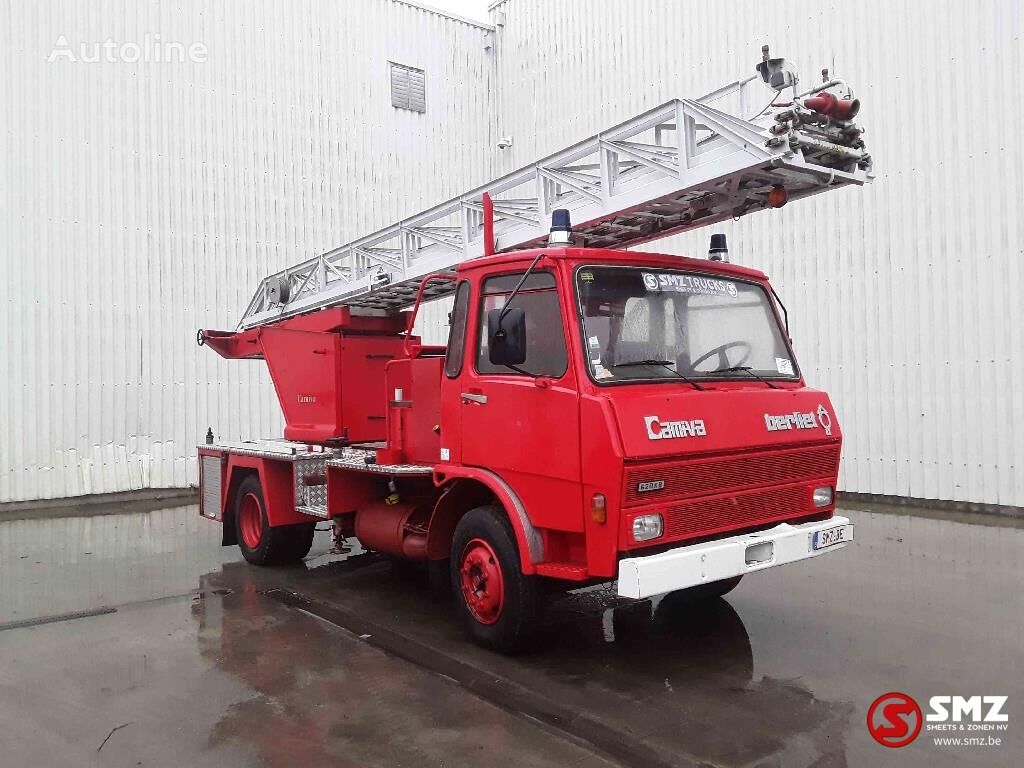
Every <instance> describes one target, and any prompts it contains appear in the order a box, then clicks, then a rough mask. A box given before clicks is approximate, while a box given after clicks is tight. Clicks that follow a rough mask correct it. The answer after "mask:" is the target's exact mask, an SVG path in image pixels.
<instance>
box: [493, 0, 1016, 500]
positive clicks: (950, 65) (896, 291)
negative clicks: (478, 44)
mask: <svg viewBox="0 0 1024 768" xmlns="http://www.w3.org/2000/svg"><path fill="white" fill-rule="evenodd" d="M1021 7H1022V4H1021V3H1019V2H1000V1H998V0H981V1H980V2H975V3H969V4H965V3H956V2H952V1H946V2H938V3H936V2H924V1H923V0H917V1H914V2H901V3H896V4H893V3H886V2H882V1H881V0H869V1H867V2H860V3H841V2H839V0H831V1H830V2H821V3H802V2H790V1H788V0H784V1H782V2H773V3H747V2H721V1H720V0H719V1H713V0H701V1H693V0H691V1H690V2H678V1H677V0H635V1H633V2H628V3H627V2H613V1H612V0H507V1H506V2H503V3H499V4H497V5H496V6H494V9H495V10H497V11H501V12H503V13H504V26H501V27H499V28H498V31H497V57H498V79H497V83H498V87H499V99H498V103H499V112H498V120H499V125H498V132H499V133H500V134H509V135H512V136H513V138H514V142H515V143H514V146H513V149H511V150H508V152H507V153H506V154H504V155H502V157H501V161H502V162H503V163H505V164H506V165H505V166H504V167H503V170H510V169H512V168H513V167H517V166H519V165H522V164H525V163H527V162H529V161H531V160H533V159H534V158H536V157H540V156H543V155H545V154H546V153H548V152H551V151H553V150H555V149H557V148H559V147H561V146H563V145H566V144H569V143H570V142H573V141H576V140H579V139H581V138H584V137H585V136H587V135H589V134H591V133H592V132H593V131H594V130H595V129H599V128H600V127H601V126H603V125H611V124H613V123H614V122H615V121H618V120H620V119H624V118H626V117H628V116H630V115H632V114H634V113H638V112H640V111H642V110H644V109H646V108H648V107H652V106H654V105H656V104H658V103H661V102H662V101H665V100H667V99H669V98H673V97H677V96H682V97H694V96H697V95H700V94H701V93H705V92H708V91H710V90H712V89H714V88H715V87H717V86H719V85H723V84H725V83H726V82H729V81H731V80H734V79H736V78H738V77H741V76H745V75H746V74H748V73H751V72H752V68H753V66H754V64H756V63H757V62H758V61H760V46H761V45H762V44H763V43H769V44H770V45H771V46H772V51H773V53H774V54H775V55H784V56H787V57H790V58H792V59H793V60H794V61H795V63H796V64H797V66H798V67H799V70H800V72H801V73H802V76H803V78H804V83H811V82H818V81H819V80H818V78H819V77H820V74H819V73H820V70H821V68H822V67H823V66H828V67H829V68H830V69H831V71H832V73H833V75H835V76H840V77H845V78H847V79H848V80H849V81H850V83H851V85H853V86H854V88H855V89H856V92H857V96H858V97H860V98H861V100H862V101H863V104H864V106H863V110H862V112H861V121H862V122H863V124H864V125H866V126H867V133H866V134H865V139H866V141H868V143H869V148H870V149H871V152H872V154H873V155H874V157H875V158H876V169H877V171H878V179H877V181H876V182H875V183H874V185H873V186H871V187H870V188H868V189H865V190H856V189H847V190H844V191H841V192H834V193H829V194H826V195H823V196H821V197H818V198H814V199H813V200H806V201H801V202H799V203H796V204H794V205H793V206H792V207H789V208H785V209H782V210H781V211H775V212H768V213H759V214H755V215H754V216H752V217H749V218H746V219H743V220H741V221H739V222H736V223H729V224H727V225H723V226H721V227H720V228H719V231H724V232H726V233H728V235H729V240H730V247H731V249H732V255H733V259H734V260H735V261H738V262H740V263H743V264H746V265H750V266H754V267H757V268H760V269H763V270H764V271H766V272H767V273H768V274H769V275H771V276H772V278H773V281H774V283H775V285H776V287H777V288H778V289H779V291H780V293H781V294H782V296H783V298H784V300H785V301H786V302H787V305H788V308H789V311H790V316H791V318H792V321H793V329H792V330H793V337H794V340H795V343H796V347H797V352H798V355H799V357H800V359H801V363H802V366H803V368H804V370H805V372H806V375H807V378H808V380H809V382H810V383H811V384H812V385H815V386H819V387H821V388H823V389H826V390H828V391H829V392H830V394H831V396H832V398H833V401H834V403H835V405H836V408H837V410H838V413H839V415H840V416H841V418H842V423H843V425H844V431H845V434H846V442H845V446H844V451H843V456H844V458H843V467H842V475H841V483H842V485H843V487H844V488H846V489H847V490H852V491H859V492H865V493H876V494H891V495H898V496H915V497H922V498H937V499H948V500H957V501H972V502H982V503H988V504H1007V505H1016V506H1021V505H1024V429H1022V427H1024V388H1022V387H1020V386H1019V385H1018V384H1017V383H1018V382H1020V381H1021V380H1024V330H1022V329H1024V309H1022V303H1021V301H1020V300H1019V297H1018V294H1019V293H1020V290H1021V289H1022V288H1024V282H1022V269H1021V262H1022V256H1024V236H1022V231H1021V215H1022V211H1024V147H1022V145H1021V143H1020V141H1019V140H1018V133H1019V131H1017V129H1016V126H1018V125H1020V123H1021V120H1022V118H1024V114H1022V108H1021V104H1022V102H1024V98H1022V97H1024V87H1022V83H1024V79H1022V78H1021V76H1020V73H1021V72H1022V71H1024V60H1022V51H1021V31H1022V19H1021V13H1022V11H1021ZM495 18H496V17H495ZM769 95H770V94H769V92H767V91H766V92H765V103H767V101H768V98H769ZM707 236H708V233H707V232H697V233H691V234H689V235H685V236H681V237H676V238H671V239H668V240H664V241H659V242H657V243H655V244H651V245H648V246H647V248H649V249H651V250H658V251H666V252H669V253H686V254H692V255H698V256H700V255H703V254H704V253H706V249H707Z"/></svg>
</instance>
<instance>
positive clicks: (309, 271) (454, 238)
mask: <svg viewBox="0 0 1024 768" xmlns="http://www.w3.org/2000/svg"><path fill="white" fill-rule="evenodd" d="M766 48H767V47H766ZM758 69H759V74H760V76H758V75H753V76H750V77H747V78H744V79H741V80H738V81H736V82H733V83H730V84H728V85H726V86H724V87H722V88H719V89H717V90H715V91H712V92H711V93H708V94H706V95H704V96H702V97H700V98H698V99H673V100H671V101H668V102H665V103H664V104H661V105H660V106H657V107H654V108H653V109H649V110H647V111H646V112H644V113H642V114H639V115H637V116H635V117H632V118H630V119H629V120H626V121H624V122H622V123H620V124H618V125H616V126H613V127H611V128H608V129H607V130H604V131H601V132H600V133H597V134H595V135H593V136H591V137H589V138H587V139H584V140H583V141H581V142H579V143H577V144H574V145H572V146H571V147H568V148H566V149H563V150H560V151H558V152H556V153H554V154H552V155H549V156H548V157H545V158H544V159H542V160H539V161H537V162H535V163H533V164H532V165H529V166H526V167H525V168H521V169H519V170H517V171H514V172H512V173H510V174H508V175H506V176H502V177H501V178H499V179H496V180H494V181H491V182H489V183H487V184H484V185H483V186H481V187H478V188H477V189H474V190H471V191H469V192H467V193H465V194H463V195H460V196H459V197H456V198H453V199H451V200H448V201H446V202H444V203H441V204H440V205H436V206H434V207H433V208H430V209H428V210H425V211H422V212H420V213H418V214H416V215H414V216H410V217H409V218H406V219H403V220H402V221H399V222H395V223H393V224H390V225H388V226H387V227H384V228H383V229H381V230H378V231H377V232H374V233H373V234H370V235H367V236H365V237H362V238H359V239H358V240H353V241H352V242H350V243H346V244H344V245H341V246H339V247H337V248H334V249H332V250H330V251H328V252H327V253H324V254H322V255H319V256H316V257H314V258H311V259H309V260H307V261H304V262H302V263H300V264H296V265H294V266H291V267H289V268H287V269H284V270H282V271H280V272H275V273H274V274H272V275H269V276H267V277H266V278H265V279H264V280H263V281H262V282H261V283H260V285H259V286H258V288H257V290H256V292H255V294H254V295H253V297H252V300H251V301H250V302H249V305H248V306H247V307H246V309H245V312H244V314H243V315H242V318H241V320H240V321H239V323H238V328H239V329H240V330H245V329H249V328H255V327H258V326H262V325H267V324H269V323H274V322H277V321H279V320H281V319H284V318H287V317H292V316H295V315H299V314H304V313H307V312H311V311H313V310H317V309H323V308H325V307H332V306H349V307H353V308H365V309H376V310H384V311H390V310H395V309H398V308H401V307H406V306H409V305H410V304H412V302H413V301H414V300H415V298H416V294H417V291H418V288H419V282H420V280H421V278H422V277H423V276H425V275H428V274H431V273H433V272H439V271H445V270H451V269H453V268H454V267H456V266H457V265H458V264H460V263H462V262H464V261H467V260H469V259H474V258H477V257H479V256H483V255H485V254H487V253H491V252H492V251H496V252H502V251H511V250H520V249H524V248H530V247H533V246H537V245H540V244H542V243H544V242H545V241H546V239H547V236H548V228H547V221H548V218H549V216H550V214H551V212H552V211H553V210H554V209H557V208H562V209H567V210H569V212H570V214H571V217H572V221H573V223H574V228H573V229H574V233H575V237H576V243H577V244H579V245H584V246H587V247H593V248H627V247H630V246H635V245H639V244H640V243H643V242H646V241H649V240H654V239H656V238H661V237H667V236H668V235H673V234H677V233H680V232H685V231H688V230H691V229H695V228H698V227H704V226H708V225H711V224H715V223H717V222H720V221H724V220H727V219H734V218H739V217H741V216H745V215H747V214H750V213H754V212H756V211H760V210H764V209H766V208H772V207H780V206H782V205H783V204H785V203H786V202H791V201H794V200H798V199H800V198H803V197H808V196H810V195H815V194H818V193H821V192H825V191H828V190H835V189H839V188H842V187H846V186H850V185H853V186H859V185H862V184H864V183H866V182H867V181H869V180H870V179H871V167H872V163H871V156H870V155H869V154H868V152H867V150H866V149H865V146H864V142H863V139H862V138H861V135H862V132H863V130H862V128H861V127H860V126H858V125H857V124H855V123H854V122H853V118H854V117H855V116H856V114H857V112H858V111H859V108H860V102H859V100H857V99H856V98H855V96H854V94H853V91H852V90H851V89H850V88H849V86H848V85H847V84H846V83H845V82H844V81H842V80H836V79H830V78H829V75H828V71H827V70H823V72H822V80H823V82H821V83H820V84H818V85H816V86H814V87H812V88H810V89H808V90H806V91H804V92H801V93H796V90H797V84H798V80H797V78H796V76H795V73H794V70H793V68H792V67H791V66H790V65H789V63H788V62H787V61H786V60H785V59H779V58H775V59H773V58H769V55H768V51H767V50H765V51H764V61H763V62H762V63H761V65H760V66H759V67H758ZM762 81H763V82H764V83H765V84H767V85H768V86H769V89H770V91H769V93H772V98H771V100H770V102H769V103H768V105H767V106H764V105H763V96H762V94H764V93H765V89H764V87H763V85H762ZM755 87H756V89H757V93H756V94H755V93H752V92H753V91H754V89H755ZM787 89H791V90H792V91H793V92H794V95H793V96H792V98H789V99H786V98H784V97H783V94H784V93H785V92H786V90H787ZM836 91H838V96H837V95H836V94H835V93H834V92H836ZM758 100H760V102H761V106H764V108H763V109H760V111H757V107H758V104H759V101H758ZM751 113H753V114H751ZM488 199H489V201H490V202H488ZM485 208H492V209H493V233H491V232H489V231H488V230H489V227H488V226H486V224H487V222H488V218H487V217H486V216H485ZM447 290H450V286H446V285H443V284H439V285H436V286H431V287H428V289H427V291H426V294H427V297H432V296H435V295H437V294H440V293H443V292H445V291H447Z"/></svg>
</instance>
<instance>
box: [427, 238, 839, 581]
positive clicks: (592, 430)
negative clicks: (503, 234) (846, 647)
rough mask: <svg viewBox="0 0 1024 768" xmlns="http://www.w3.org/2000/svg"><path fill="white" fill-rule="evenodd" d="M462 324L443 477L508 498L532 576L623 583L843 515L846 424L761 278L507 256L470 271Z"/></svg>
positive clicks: (587, 254)
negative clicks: (749, 535)
mask: <svg viewBox="0 0 1024 768" xmlns="http://www.w3.org/2000/svg"><path fill="white" fill-rule="evenodd" d="M517 287H518V291H516V288H517ZM513 292H514V293H513ZM510 306H514V307H516V308H517V309H519V310H520V311H519V312H517V313H512V312H508V311H507V312H506V314H505V316H504V318H502V322H508V321H509V320H512V321H514V322H515V323H516V324H517V325H518V326H519V327H518V328H513V329H498V328H497V326H495V324H494V323H495V322H496V317H495V316H496V315H500V314H501V311H502V310H503V309H505V308H508V307H510ZM489 320H490V321H491V327H490V328H489V327H488V321H489ZM451 323H452V324H451V331H450V338H449V344H448V346H447V350H446V355H445V359H444V366H443V375H442V378H441V382H440V390H441V391H440V398H439V402H440V441H439V458H440V463H439V465H438V468H437V471H438V472H439V473H442V474H445V475H451V474H453V473H457V472H458V469H457V468H467V467H468V468H479V469H481V470H483V471H486V472H489V473H494V474H495V475H497V476H498V477H499V478H500V479H501V481H502V482H503V483H505V484H507V486H508V487H509V489H510V491H511V492H513V493H514V494H515V496H516V497H517V498H518V500H519V501H520V502H521V504H522V506H523V508H524V509H525V510H526V512H527V517H528V522H529V525H530V527H532V529H533V531H530V533H531V534H533V539H534V541H535V544H534V549H535V550H536V551H535V552H534V553H532V554H533V556H534V559H535V563H558V564H559V567H560V570H561V572H562V573H564V574H572V575H574V576H579V577H582V578H587V579H591V578H614V577H616V576H617V575H618V570H619V561H620V560H621V559H623V558H625V557H630V556H635V555H642V554H644V553H648V552H657V551H660V550H663V549H664V548H665V547H666V546H673V545H679V544H682V543H684V542H693V541H700V540H707V539H709V538H713V537H718V536H722V535H723V534H726V533H729V534H735V533H736V532H741V531H742V532H745V531H753V530H757V529H761V528H764V527H766V526H775V525H778V524H779V523H802V522H808V521H820V520H825V519H827V518H829V517H831V516H832V513H833V509H834V487H835V483H836V477H837V474H838V468H839V451H840V444H841V439H842V437H841V432H840V429H839V425H838V421H837V419H836V418H835V413H834V411H833V409H832V405H831V403H830V402H829V399H828V396H827V395H826V394H825V393H823V392H821V391H818V390H814V389H811V388H808V387H807V386H806V385H805V383H804V381H803V378H802V375H801V372H800V369H799V366H798V365H797V362H796V359H795V355H794V353H793V350H792V347H791V344H790V340H789V338H788V334H787V332H786V327H785V322H784V318H783V316H782V314H781V312H780V311H779V305H778V304H777V302H776V301H775V300H774V299H773V294H772V290H771V287H770V285H769V283H768V280H767V278H766V276H765V275H764V274H762V273H760V272H758V271H756V270H752V269H746V268H743V267H739V266H734V265H731V264H727V263H722V262H711V261H705V260H694V259H687V258H680V257H677V256H668V255H661V254H650V253H637V252H628V251H614V250H601V249H587V248H549V249H544V250H540V251H525V252H520V253H514V254H506V255H499V256H494V257H490V258H485V259H478V260H475V261H472V262H468V263H466V264H464V265H462V266H461V267H460V269H459V271H458V277H457V285H456V291H455V303H454V307H453V310H452V313H451ZM503 330H504V332H506V333H509V332H510V333H512V334H513V335H514V336H515V337H516V340H515V344H516V346H517V348H516V349H515V350H508V349H502V348H500V347H501V345H502V339H501V333H502V332H503ZM496 335H497V338H496ZM496 346H498V347H499V348H498V349H497V350H496V349H495V347H496ZM509 351H512V352H513V353H514V354H513V357H514V358H515V359H513V360H511V361H510V360H509V359H508V356H507V353H508V352H509ZM495 353H497V354H495ZM534 532H535V533H534ZM545 570H546V569H545V568H542V569H541V571H542V572H543V571H545ZM636 596H640V595H639V594H638V595H636Z"/></svg>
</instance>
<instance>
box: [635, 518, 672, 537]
mask: <svg viewBox="0 0 1024 768" xmlns="http://www.w3.org/2000/svg"><path fill="white" fill-rule="evenodd" d="M664 530H665V524H664V522H663V521H662V519H661V515H640V516H639V517H634V518H633V541H650V540H651V539H656V538H658V537H659V536H661V534H662V533H663V532H664Z"/></svg>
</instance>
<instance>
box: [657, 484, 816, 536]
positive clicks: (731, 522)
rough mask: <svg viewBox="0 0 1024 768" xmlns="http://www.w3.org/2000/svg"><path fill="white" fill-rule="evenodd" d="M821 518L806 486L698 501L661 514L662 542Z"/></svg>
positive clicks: (678, 505)
mask: <svg viewBox="0 0 1024 768" xmlns="http://www.w3.org/2000/svg"><path fill="white" fill-rule="evenodd" d="M816 514H820V510H816V509H813V508H812V507H811V496H810V493H809V492H808V490H807V488H806V487H805V486H802V485H801V486H795V487H789V488H776V489H774V490H770V491H754V492H751V493H746V494H739V495H736V496H726V497H724V498H723V497H718V498H715V499H697V500H695V501H689V502H686V503H684V504H676V505H673V506H671V507H669V508H668V509H665V510H663V511H662V515H663V516H664V518H665V535H664V540H671V539H683V538H693V537H695V536H710V535H713V534H716V533H721V532H722V531H729V530H734V529H737V528H749V527H752V526H756V525H762V524H764V523H772V522H776V521H782V520H792V519H794V518H798V517H809V516H813V515H816Z"/></svg>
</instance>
